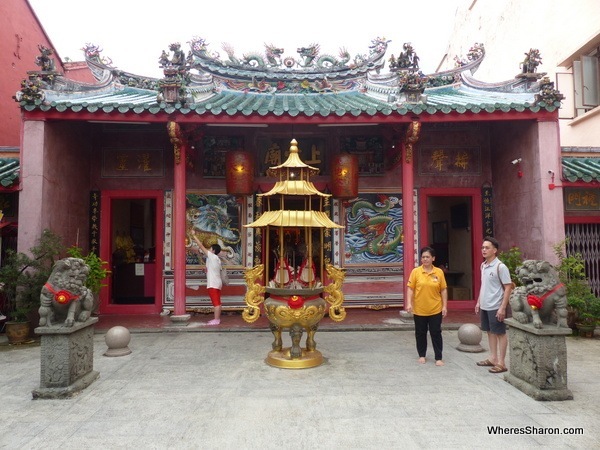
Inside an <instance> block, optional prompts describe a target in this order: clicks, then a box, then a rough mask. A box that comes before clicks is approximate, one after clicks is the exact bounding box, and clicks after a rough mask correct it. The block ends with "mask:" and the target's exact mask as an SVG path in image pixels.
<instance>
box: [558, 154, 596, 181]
mask: <svg viewBox="0 0 600 450" xmlns="http://www.w3.org/2000/svg"><path fill="white" fill-rule="evenodd" d="M562 170H563V177H564V178H565V179H566V180H568V181H571V182H576V181H585V182H588V183H589V182H590V181H600V158H576V157H563V158H562Z"/></svg>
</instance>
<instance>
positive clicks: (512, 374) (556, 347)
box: [504, 319, 573, 401]
mask: <svg viewBox="0 0 600 450" xmlns="http://www.w3.org/2000/svg"><path fill="white" fill-rule="evenodd" d="M505 322H506V324H507V325H508V327H509V328H508V342H509V352H510V370H509V373H508V374H507V375H506V376H505V377H504V379H505V380H506V381H507V382H509V383H510V384H512V385H513V386H515V387H516V388H517V389H519V390H521V391H522V392H524V393H525V394H527V395H529V396H530V397H532V398H534V399H535V400H545V401H557V400H558V401H560V400H572V399H573V394H572V393H571V391H570V390H569V389H568V388H567V345H566V341H565V336H569V335H571V329H570V328H557V327H556V325H544V328H541V329H538V328H535V327H533V325H531V324H522V323H520V322H517V321H516V320H514V319H506V320H505Z"/></svg>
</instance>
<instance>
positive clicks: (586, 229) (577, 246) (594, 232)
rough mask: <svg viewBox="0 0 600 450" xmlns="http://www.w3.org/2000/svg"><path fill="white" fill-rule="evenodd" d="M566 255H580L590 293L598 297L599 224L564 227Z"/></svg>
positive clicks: (599, 264)
mask: <svg viewBox="0 0 600 450" xmlns="http://www.w3.org/2000/svg"><path fill="white" fill-rule="evenodd" d="M565 235H566V237H567V238H568V239H567V248H566V251H567V255H572V254H575V253H580V254H581V256H582V257H583V259H584V261H585V272H586V275H587V277H588V280H589V284H590V287H591V288H592V291H594V293H595V294H596V295H597V296H600V223H573V224H567V225H565Z"/></svg>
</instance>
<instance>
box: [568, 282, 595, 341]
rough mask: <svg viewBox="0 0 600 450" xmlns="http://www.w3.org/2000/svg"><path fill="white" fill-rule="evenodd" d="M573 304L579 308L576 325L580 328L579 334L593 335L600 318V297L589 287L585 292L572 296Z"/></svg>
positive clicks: (575, 307)
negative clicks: (575, 296)
mask: <svg viewBox="0 0 600 450" xmlns="http://www.w3.org/2000/svg"><path fill="white" fill-rule="evenodd" d="M571 306H572V307H573V308H574V309H576V310H577V319H576V322H575V325H576V326H577V329H578V330H579V335H580V336H587V337H592V336H593V335H594V330H595V328H596V325H597V324H598V320H600V298H598V297H596V296H595V295H594V293H593V292H592V291H591V290H589V289H588V291H587V292H586V293H585V294H583V295H581V296H579V297H577V298H572V299H571Z"/></svg>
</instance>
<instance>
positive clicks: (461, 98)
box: [22, 85, 558, 117]
mask: <svg viewBox="0 0 600 450" xmlns="http://www.w3.org/2000/svg"><path fill="white" fill-rule="evenodd" d="M424 94H425V95H426V100H425V101H424V102H420V103H399V102H388V101H383V100H381V99H378V98H375V97H373V96H369V95H367V94H365V93H363V92H359V91H347V92H340V93H326V94H273V93H253V92H239V91H221V92H218V93H214V94H212V95H210V96H206V95H205V96H204V98H203V99H202V100H199V101H196V102H195V103H191V104H190V105H183V104H181V103H174V104H171V103H164V102H161V103H159V102H158V101H157V98H156V92H155V91H149V90H143V89H139V88H134V87H125V88H123V89H121V90H118V91H113V92H103V93H102V94H100V95H93V94H91V93H87V95H80V96H75V95H72V96H65V95H64V94H61V95H56V96H53V95H52V92H51V91H47V92H46V99H45V101H43V102H42V101H37V102H35V103H34V104H23V105H22V106H23V108H24V109H25V110H26V111H33V110H35V109H40V110H42V111H50V110H56V111H59V112H64V111H73V112H80V111H84V110H85V111H88V112H91V113H95V112H97V111H100V112H105V113H110V112H113V111H115V112H120V113H126V112H134V113H136V114H140V113H142V112H149V113H151V114H158V113H160V112H165V113H167V114H171V113H173V112H176V111H178V112H180V113H183V114H198V115H203V114H213V115H229V116H234V115H239V114H241V115H244V116H250V115H253V114H258V115H260V116H265V115H267V114H273V115H275V116H283V115H288V116H291V117H296V116H300V115H303V116H308V117H310V116H315V115H318V116H322V117H326V116H330V115H336V116H344V115H352V116H359V115H367V116H374V115H377V114H382V115H386V116H389V115H392V114H398V115H407V114H409V115H420V114H425V115H430V114H436V113H443V114H448V113H452V112H456V113H459V114H463V113H466V112H472V113H480V112H488V113H493V112H496V111H502V112H509V111H518V112H522V111H532V112H538V111H540V110H544V109H545V110H547V111H550V112H551V111H554V110H556V109H557V108H558V105H555V104H552V105H541V104H538V105H536V104H534V95H533V94H530V93H506V92H494V91H483V90H477V89H473V88H469V87H466V86H464V85H453V86H451V87H443V88H433V89H429V90H426V91H425V93H424ZM207 97H208V98H207Z"/></svg>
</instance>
